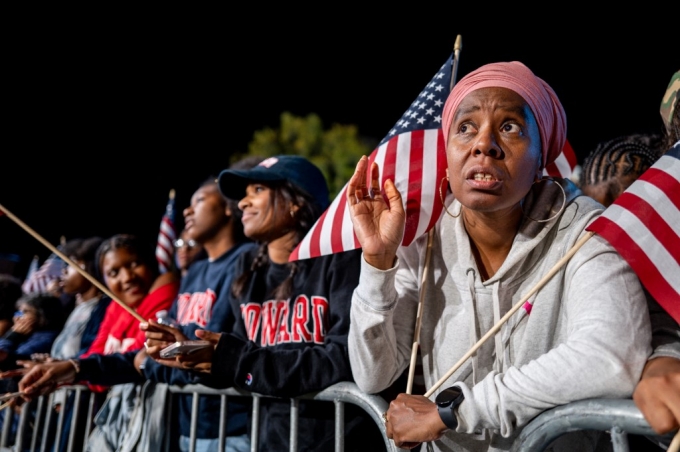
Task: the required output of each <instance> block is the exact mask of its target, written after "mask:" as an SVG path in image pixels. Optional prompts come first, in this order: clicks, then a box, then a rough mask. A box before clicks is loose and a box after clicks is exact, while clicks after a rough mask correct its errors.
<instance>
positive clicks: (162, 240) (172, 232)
mask: <svg viewBox="0 0 680 452" xmlns="http://www.w3.org/2000/svg"><path fill="white" fill-rule="evenodd" d="M176 239H177V230H176V229H175V190H170V195H169V197H168V203H167V205H166V206H165V214H163V218H162V219H161V227H160V230H159V231H158V240H157V241H156V260H157V261H158V269H159V270H160V272H161V273H166V272H168V271H170V270H172V268H173V265H174V253H175V247H174V243H175V240H176Z"/></svg>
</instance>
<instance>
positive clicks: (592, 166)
mask: <svg viewBox="0 0 680 452" xmlns="http://www.w3.org/2000/svg"><path fill="white" fill-rule="evenodd" d="M662 145H663V137H662V136H661V135H657V134H632V135H625V136H621V137H617V138H614V139H613V140H609V141H604V142H601V143H599V144H598V145H597V147H596V148H595V149H594V150H593V151H592V152H591V153H590V154H589V155H588V157H586V159H585V162H584V164H583V170H582V172H581V181H580V186H581V188H582V190H583V192H584V193H586V194H587V195H590V196H593V197H594V198H596V199H598V198H599V199H598V201H600V202H601V203H602V204H604V205H605V206H608V205H610V204H611V203H612V202H614V200H615V199H616V198H618V197H619V195H621V193H623V191H624V190H626V189H627V188H628V187H629V186H630V184H632V183H633V182H634V181H635V180H636V179H637V178H638V177H639V176H640V175H641V174H642V173H644V172H645V171H646V170H647V169H648V168H649V167H650V166H652V165H653V164H654V162H656V160H657V159H658V158H659V157H660V155H661V154H660V150H661V149H662ZM594 192H598V193H599V194H600V195H601V196H594V195H593V194H592V193H594Z"/></svg>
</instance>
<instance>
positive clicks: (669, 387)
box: [633, 357, 680, 434]
mask: <svg viewBox="0 0 680 452" xmlns="http://www.w3.org/2000/svg"><path fill="white" fill-rule="evenodd" d="M633 401H634V402H635V405H636V406H637V407H638V409H639V410H640V412H641V413H642V415H643V416H644V417H645V419H646V420H647V422H648V423H649V425H650V427H652V429H654V431H655V432H656V433H658V434H666V433H669V432H671V431H673V430H675V429H677V428H678V426H679V421H680V360H677V359H675V358H670V357H659V358H655V359H652V360H650V361H648V362H647V364H646V365H645V369H644V371H643V375H642V378H641V380H640V382H639V383H638V385H637V387H636V388H635V391H634V392H633Z"/></svg>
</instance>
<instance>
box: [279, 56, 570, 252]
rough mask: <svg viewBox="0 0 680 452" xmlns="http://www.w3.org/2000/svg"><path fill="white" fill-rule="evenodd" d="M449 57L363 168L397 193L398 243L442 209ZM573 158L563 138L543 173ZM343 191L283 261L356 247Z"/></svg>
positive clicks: (562, 169)
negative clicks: (402, 218)
mask: <svg viewBox="0 0 680 452" xmlns="http://www.w3.org/2000/svg"><path fill="white" fill-rule="evenodd" d="M453 57H454V54H453V53H452V54H451V55H450V56H449V58H448V59H447V60H446V62H445V63H444V64H443V65H442V66H441V68H439V70H438V71H437V73H436V74H435V75H434V77H433V78H432V79H431V80H430V82H429V83H428V84H427V85H426V86H425V88H424V89H423V90H422V91H421V92H420V94H419V95H418V97H417V98H416V99H415V101H413V103H412V104H411V105H410V107H409V108H408V109H407V110H406V112H405V113H404V114H403V115H402V117H401V118H400V119H399V121H397V123H396V124H395V125H394V127H392V129H391V130H390V131H389V132H388V134H387V136H385V138H383V140H382V141H381V142H380V143H379V144H378V146H377V147H376V149H375V150H373V152H372V153H371V155H370V156H369V158H368V160H369V165H368V167H369V168H370V167H371V164H372V163H373V162H377V163H378V165H379V167H380V181H381V185H380V186H381V187H382V186H383V184H384V182H385V180H387V179H392V180H393V181H394V183H395V185H396V187H397V189H398V190H399V192H400V193H401V194H402V199H403V200H404V208H405V211H406V227H405V230H404V237H403V240H402V243H401V244H402V245H403V246H407V245H409V244H410V243H411V242H412V241H413V240H414V239H416V238H418V237H420V236H421V235H422V234H425V233H427V232H428V231H429V230H430V229H432V227H433V226H434V225H435V224H436V223H437V221H438V220H439V217H440V215H441V213H442V210H443V205H442V202H441V200H440V199H439V187H438V184H439V183H440V182H441V180H442V178H443V177H445V176H446V149H445V147H444V134H443V132H442V129H441V125H442V124H441V122H442V110H443V108H444V103H445V102H446V99H447V97H448V95H449V93H450V91H451V75H452V67H453V66H452V63H453ZM576 163H577V159H576V155H575V154H574V151H573V149H572V148H571V145H569V143H566V144H565V147H564V149H563V151H562V153H561V154H560V155H559V156H558V158H557V159H556V161H555V162H554V163H553V164H551V165H549V166H548V167H547V168H546V171H545V173H546V174H547V175H550V176H560V177H565V178H566V177H569V176H570V175H571V173H572V171H573V170H574V167H575V166H576ZM348 182H349V181H348ZM346 192H347V184H345V187H344V188H343V189H342V190H340V193H339V194H338V195H337V196H336V198H335V199H334V200H333V202H332V203H331V204H330V206H329V207H328V209H326V211H325V212H324V213H323V214H322V215H321V217H320V218H319V219H318V220H317V222H316V223H315V224H314V226H312V228H311V229H310V231H309V232H308V233H307V235H306V236H305V237H304V238H303V239H302V241H301V242H300V243H299V244H298V246H297V247H296V248H295V249H294V250H293V253H292V254H291V256H290V258H289V261H291V262H292V261H296V260H299V259H308V258H312V257H318V256H323V255H326V254H333V253H339V252H342V251H348V250H352V249H356V248H359V247H360V245H359V241H358V240H357V238H356V236H355V235H354V228H353V227H352V221H351V219H350V215H349V209H348V206H347V202H346V198H345V197H346Z"/></svg>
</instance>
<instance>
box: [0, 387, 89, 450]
mask: <svg viewBox="0 0 680 452" xmlns="http://www.w3.org/2000/svg"><path fill="white" fill-rule="evenodd" d="M60 391H61V393H62V395H63V400H64V401H66V399H68V398H69V396H73V399H72V400H73V405H72V407H73V409H72V410H71V412H70V416H71V417H70V422H69V424H68V430H67V429H66V419H67V418H66V414H67V412H66V410H65V409H61V410H59V412H58V413H57V412H56V411H55V410H54V409H53V406H54V403H55V394H56V393H54V392H53V393H50V394H49V395H45V396H41V397H39V398H37V399H36V400H35V401H33V402H31V403H24V404H23V405H22V406H21V414H20V415H19V416H18V420H16V429H15V430H16V431H15V432H14V434H12V432H11V430H12V428H11V427H12V424H13V423H14V422H15V420H14V419H13V418H14V416H15V411H14V408H13V407H11V406H8V407H6V408H4V409H3V410H2V412H1V413H0V416H2V419H3V428H2V436H0V447H2V448H3V449H0V451H2V450H16V451H30V452H38V451H40V452H47V451H51V450H52V447H53V445H54V444H59V443H60V442H61V440H62V435H64V434H67V435H68V437H67V439H66V441H67V443H66V448H67V449H66V450H67V452H72V451H74V450H76V441H80V442H82V443H81V444H80V445H82V446H83V449H84V445H85V442H86V441H87V435H88V434H89V432H90V431H91V430H92V418H93V416H94V400H95V394H94V393H92V392H91V391H90V389H89V388H88V387H87V386H84V385H68V386H62V387H61V388H60ZM86 398H87V402H88V403H87V409H86V410H83V409H82V404H81V402H82V401H83V400H85V399H86ZM55 416H56V419H55ZM79 425H82V426H83V428H84V429H83V430H82V431H81V432H80V436H78V435H76V431H77V427H78V426H79ZM51 426H54V428H50V427H51ZM12 436H13V438H12ZM9 446H12V448H11V449H10V448H9ZM77 449H80V448H77Z"/></svg>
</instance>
